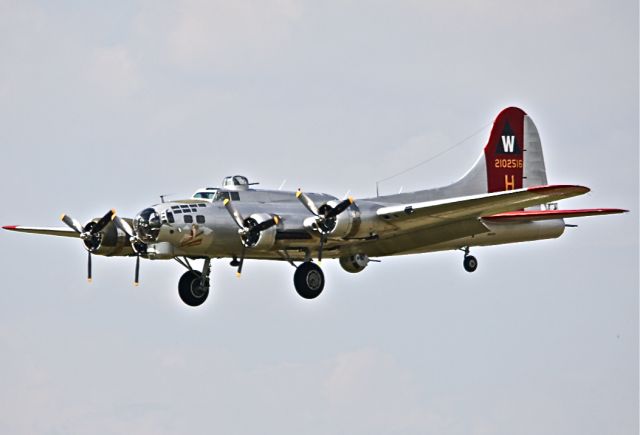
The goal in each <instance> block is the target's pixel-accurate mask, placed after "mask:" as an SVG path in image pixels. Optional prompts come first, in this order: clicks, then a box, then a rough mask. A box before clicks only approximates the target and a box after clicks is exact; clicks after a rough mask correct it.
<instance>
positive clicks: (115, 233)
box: [83, 219, 134, 256]
mask: <svg viewBox="0 0 640 435" xmlns="http://www.w3.org/2000/svg"><path fill="white" fill-rule="evenodd" d="M97 221H98V219H93V220H91V221H90V222H89V223H87V224H86V225H85V226H84V230H85V231H86V230H88V229H90V228H91V227H92V226H93V225H95V224H96V222H97ZM83 242H84V247H85V249H86V250H87V251H89V252H91V253H92V254H97V255H106V256H111V255H132V254H134V251H133V248H132V247H131V243H130V242H129V237H128V236H127V235H126V234H125V233H124V232H123V231H122V230H120V229H119V228H118V227H116V225H115V224H113V222H112V223H109V224H108V225H107V226H106V227H104V229H102V231H100V232H99V233H97V234H96V235H95V236H93V237H90V238H88V239H85V240H83Z"/></svg>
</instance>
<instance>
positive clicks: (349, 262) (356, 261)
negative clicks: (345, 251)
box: [340, 254, 369, 273]
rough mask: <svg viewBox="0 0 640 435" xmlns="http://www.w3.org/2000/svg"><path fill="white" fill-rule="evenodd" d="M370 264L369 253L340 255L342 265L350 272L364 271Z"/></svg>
mask: <svg viewBox="0 0 640 435" xmlns="http://www.w3.org/2000/svg"><path fill="white" fill-rule="evenodd" d="M368 264H369V256H368V255H367V254H355V255H349V256H348V257H340V266H342V268H343V269H344V270H346V271H347V272H349V273H358V272H362V271H363V270H364V268H365V267H367V265H368Z"/></svg>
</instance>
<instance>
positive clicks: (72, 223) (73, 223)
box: [60, 214, 82, 234]
mask: <svg viewBox="0 0 640 435" xmlns="http://www.w3.org/2000/svg"><path fill="white" fill-rule="evenodd" d="M60 220H61V221H62V222H64V223H65V224H67V226H68V227H70V228H71V229H72V230H74V231H75V232H76V233H79V234H81V233H82V225H80V222H78V221H77V220H75V219H74V218H72V217H71V216H67V215H66V214H63V215H62V216H60Z"/></svg>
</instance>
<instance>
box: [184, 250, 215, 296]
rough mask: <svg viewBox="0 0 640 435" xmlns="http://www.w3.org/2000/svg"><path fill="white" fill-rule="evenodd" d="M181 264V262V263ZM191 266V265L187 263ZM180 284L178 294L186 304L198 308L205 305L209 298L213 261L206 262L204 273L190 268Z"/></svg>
mask: <svg viewBox="0 0 640 435" xmlns="http://www.w3.org/2000/svg"><path fill="white" fill-rule="evenodd" d="M180 263H181V262H180ZM186 264H187V265H189V263H188V262H187V263H186ZM188 269H189V270H188V271H187V272H185V273H184V274H183V275H182V276H181V277H180V281H179V282H178V294H179V295H180V299H182V302H184V303H185V304H187V305H189V306H191V307H197V306H200V305H202V304H203V303H204V301H206V300H207V296H209V287H210V285H209V273H210V272H211V259H210V258H207V259H205V260H204V266H203V267H202V272H200V271H199V270H193V269H191V267H188Z"/></svg>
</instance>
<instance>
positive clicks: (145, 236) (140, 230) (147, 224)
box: [133, 207, 162, 243]
mask: <svg viewBox="0 0 640 435" xmlns="http://www.w3.org/2000/svg"><path fill="white" fill-rule="evenodd" d="M161 226H162V223H161V222H160V214H159V213H158V211H157V210H156V209H154V208H152V207H149V208H145V209H144V210H142V211H141V212H140V213H138V215H137V216H136V217H135V219H134V220H133V229H134V231H135V232H136V234H137V236H138V238H139V239H140V240H142V241H143V242H145V243H151V242H155V241H156V239H157V238H158V234H159V233H160V227H161Z"/></svg>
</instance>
